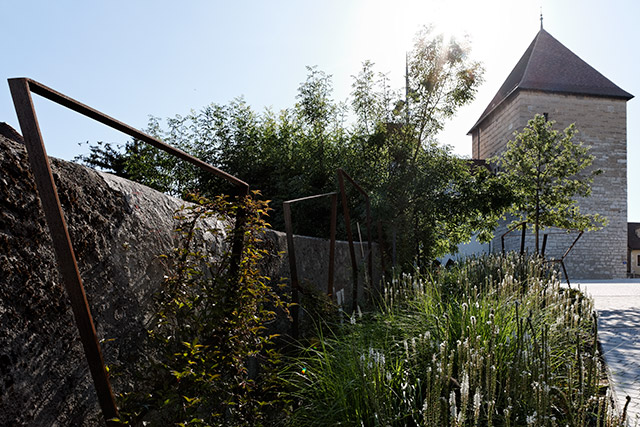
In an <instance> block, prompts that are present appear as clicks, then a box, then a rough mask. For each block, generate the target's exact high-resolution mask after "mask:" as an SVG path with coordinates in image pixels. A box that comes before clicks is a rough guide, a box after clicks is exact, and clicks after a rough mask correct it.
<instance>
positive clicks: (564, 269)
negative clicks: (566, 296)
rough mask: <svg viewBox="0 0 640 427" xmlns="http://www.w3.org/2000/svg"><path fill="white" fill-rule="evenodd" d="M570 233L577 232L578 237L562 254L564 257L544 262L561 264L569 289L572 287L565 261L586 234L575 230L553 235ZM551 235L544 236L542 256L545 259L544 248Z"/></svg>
mask: <svg viewBox="0 0 640 427" xmlns="http://www.w3.org/2000/svg"><path fill="white" fill-rule="evenodd" d="M570 232H577V233H578V236H577V237H576V238H575V240H574V241H573V243H571V245H570V246H569V248H568V249H567V250H566V251H565V252H564V253H563V254H562V256H561V257H560V258H554V259H548V260H545V261H544V262H549V263H559V264H560V266H561V267H562V272H563V273H564V277H565V279H567V286H569V287H571V281H570V280H569V274H567V269H566V267H565V265H564V259H565V258H566V257H567V255H569V252H571V250H572V249H573V247H574V246H575V245H576V243H578V240H580V238H581V237H582V235H583V234H584V231H581V230H574V229H567V230H566V231H565V232H562V233H553V234H565V233H570ZM549 234H552V233H546V234H545V235H544V240H543V244H542V248H543V249H542V256H543V257H544V247H545V246H546V243H547V236H548V235H549Z"/></svg>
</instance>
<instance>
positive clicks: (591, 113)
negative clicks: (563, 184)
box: [469, 28, 633, 279]
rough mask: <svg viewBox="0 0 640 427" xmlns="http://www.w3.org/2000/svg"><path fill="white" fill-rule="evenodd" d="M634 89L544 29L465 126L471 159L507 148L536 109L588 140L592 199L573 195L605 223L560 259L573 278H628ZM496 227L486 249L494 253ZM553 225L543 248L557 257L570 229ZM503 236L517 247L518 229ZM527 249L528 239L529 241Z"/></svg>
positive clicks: (565, 245)
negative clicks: (629, 124)
mask: <svg viewBox="0 0 640 427" xmlns="http://www.w3.org/2000/svg"><path fill="white" fill-rule="evenodd" d="M631 98H633V95H631V94H629V93H628V92H625V91H624V90H622V89H621V88H619V87H618V86H616V85H615V84H614V83H612V82H611V81H610V80H609V79H607V78H606V77H604V76H603V75H602V74H600V73H599V72H598V71H596V70H595V69H594V68H593V67H591V66H590V65H588V64H587V63H586V62H584V61H583V60H582V59H580V58H579V57H578V56H577V55H575V54H574V53H573V52H571V51H570V50H569V49H567V48H566V47H565V46H563V45H562V44H561V43H560V42H558V41H557V40H556V39H555V38H553V37H552V36H551V35H550V34H549V33H548V32H546V31H545V30H544V29H542V28H541V29H540V31H539V32H538V34H537V35H536V37H535V38H534V39H533V42H531V45H529V48H528V49H527V50H526V52H525V53H524V55H523V56H522V58H520V61H518V63H517V64H516V66H515V68H514V69H513V71H511V74H509V76H508V77H507V80H506V81H505V82H504V84H503V85H502V87H500V90H498V93H497V94H496V95H495V97H494V98H493V100H492V101H491V103H490V104H489V106H488V107H487V108H486V109H485V110H484V112H483V113H482V115H481V116H480V118H479V119H478V121H477V122H476V124H475V125H473V127H472V128H471V130H470V131H469V134H470V135H471V136H472V144H473V149H472V152H473V158H474V159H488V158H490V157H492V156H494V155H497V154H500V153H501V152H502V151H504V150H505V149H506V145H507V141H509V140H510V139H513V133H514V132H515V131H521V130H522V129H523V128H524V127H525V126H526V124H527V122H528V120H530V119H532V118H533V116H534V115H535V114H545V115H546V116H547V117H548V119H549V120H553V121H555V122H556V124H555V126H554V129H556V130H560V131H561V130H563V129H565V128H566V127H567V126H569V125H570V124H571V123H575V124H576V127H577V129H578V131H579V133H578V135H577V140H578V141H582V142H584V143H585V145H590V146H591V154H593V155H594V156H596V160H595V161H594V167H595V168H598V169H601V170H602V172H603V173H602V174H601V175H599V176H596V177H595V180H594V182H593V186H592V190H593V192H592V195H591V197H590V198H587V199H581V200H579V201H578V203H579V205H580V209H581V211H582V212H584V213H600V214H601V215H604V216H605V217H607V218H608V220H609V224H608V225H607V226H606V227H605V228H603V229H602V230H599V231H596V232H586V233H585V234H584V235H583V236H582V238H581V239H580V240H579V241H578V243H577V244H576V246H575V247H574V249H573V250H572V251H571V253H570V254H569V255H568V256H567V258H566V259H565V265H566V267H567V270H568V274H569V276H570V277H571V278H572V279H575V278H581V279H596V278H598V279H603V278H623V277H626V271H627V268H626V261H627V110H626V103H627V101H628V100H630V99H631ZM505 230H506V226H502V227H500V228H499V229H498V230H496V234H495V236H496V238H495V239H494V242H493V243H492V245H491V246H492V251H494V252H495V251H500V249H501V240H500V236H501V235H502V234H503V233H504V231H505ZM559 231H560V230H551V231H550V234H549V237H548V243H547V248H546V254H547V256H548V257H549V258H558V257H560V256H561V255H562V254H563V253H564V251H565V250H566V249H567V248H568V247H569V245H571V243H572V242H573V240H574V239H575V237H576V235H575V234H567V233H559ZM515 234H517V236H515V235H514V236H513V238H511V237H508V238H506V239H505V246H506V249H515V248H516V247H518V248H519V243H520V240H519V237H520V234H519V233H515ZM527 246H528V247H529V248H531V247H532V246H531V240H528V241H527Z"/></svg>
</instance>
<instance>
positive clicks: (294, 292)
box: [282, 192, 338, 338]
mask: <svg viewBox="0 0 640 427" xmlns="http://www.w3.org/2000/svg"><path fill="white" fill-rule="evenodd" d="M321 197H330V198H331V223H330V225H329V228H330V231H329V234H330V238H329V272H328V275H329V278H328V280H327V295H332V294H333V279H334V277H333V276H334V270H335V252H336V223H337V217H338V193H336V192H333V193H325V194H317V195H314V196H308V197H302V198H299V199H294V200H287V201H285V202H283V203H282V208H283V211H284V227H285V231H286V233H287V252H288V253H289V272H290V274H291V300H292V301H291V302H292V303H293V306H292V308H291V317H292V319H293V322H292V331H291V335H292V336H293V338H298V310H299V304H300V298H299V295H298V292H299V291H300V280H299V278H298V266H297V263H296V251H295V246H294V242H293V222H292V220H291V205H292V204H294V203H299V202H305V201H309V200H313V199H318V198H321Z"/></svg>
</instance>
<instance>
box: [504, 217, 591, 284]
mask: <svg viewBox="0 0 640 427" xmlns="http://www.w3.org/2000/svg"><path fill="white" fill-rule="evenodd" d="M519 227H522V237H521V241H520V255H522V254H524V247H525V236H526V230H527V221H522V222H520V223H518V224H516V225H514V226H512V227H510V228H509V229H508V230H507V231H506V232H505V233H503V234H502V236H500V240H501V243H502V253H503V254H504V238H505V236H507V235H508V234H509V233H511V232H513V231H514V230H516V229H518V228H519ZM571 232H575V233H578V236H577V237H576V238H575V240H574V241H573V243H571V245H570V246H569V248H568V249H567V250H566V251H565V252H564V254H562V256H561V257H560V258H552V259H545V260H544V261H543V262H545V263H558V264H560V266H561V267H562V272H563V274H564V277H565V279H567V285H568V286H571V281H570V279H569V274H567V268H566V267H565V265H564V259H565V258H566V257H567V255H569V252H571V250H572V249H573V247H574V246H575V245H576V243H578V240H580V238H581V237H582V235H583V234H584V231H581V230H577V229H570V228H569V229H565V230H564V231H560V232H546V233H544V234H543V236H542V251H541V252H540V255H541V256H542V258H543V259H544V258H545V256H544V253H545V250H546V248H547V239H548V237H549V235H550V234H567V233H571Z"/></svg>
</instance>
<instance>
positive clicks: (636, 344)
mask: <svg viewBox="0 0 640 427" xmlns="http://www.w3.org/2000/svg"><path fill="white" fill-rule="evenodd" d="M571 285H572V287H574V286H575V287H578V288H579V289H581V290H583V291H585V292H586V293H587V294H590V295H591V296H592V297H593V300H594V305H595V309H596V311H597V312H598V337H599V340H600V344H601V345H602V351H603V353H604V358H605V361H606V363H607V366H608V369H609V372H610V377H611V378H610V380H611V386H612V389H613V392H614V395H615V398H616V401H617V403H618V407H619V409H622V408H624V405H625V403H626V398H627V396H629V397H631V401H630V403H629V406H628V408H627V419H628V420H629V425H631V426H634V425H640V280H632V279H629V280H615V281H613V280H612V281H586V280H583V281H579V280H576V281H575V283H574V282H572V284H571Z"/></svg>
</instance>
